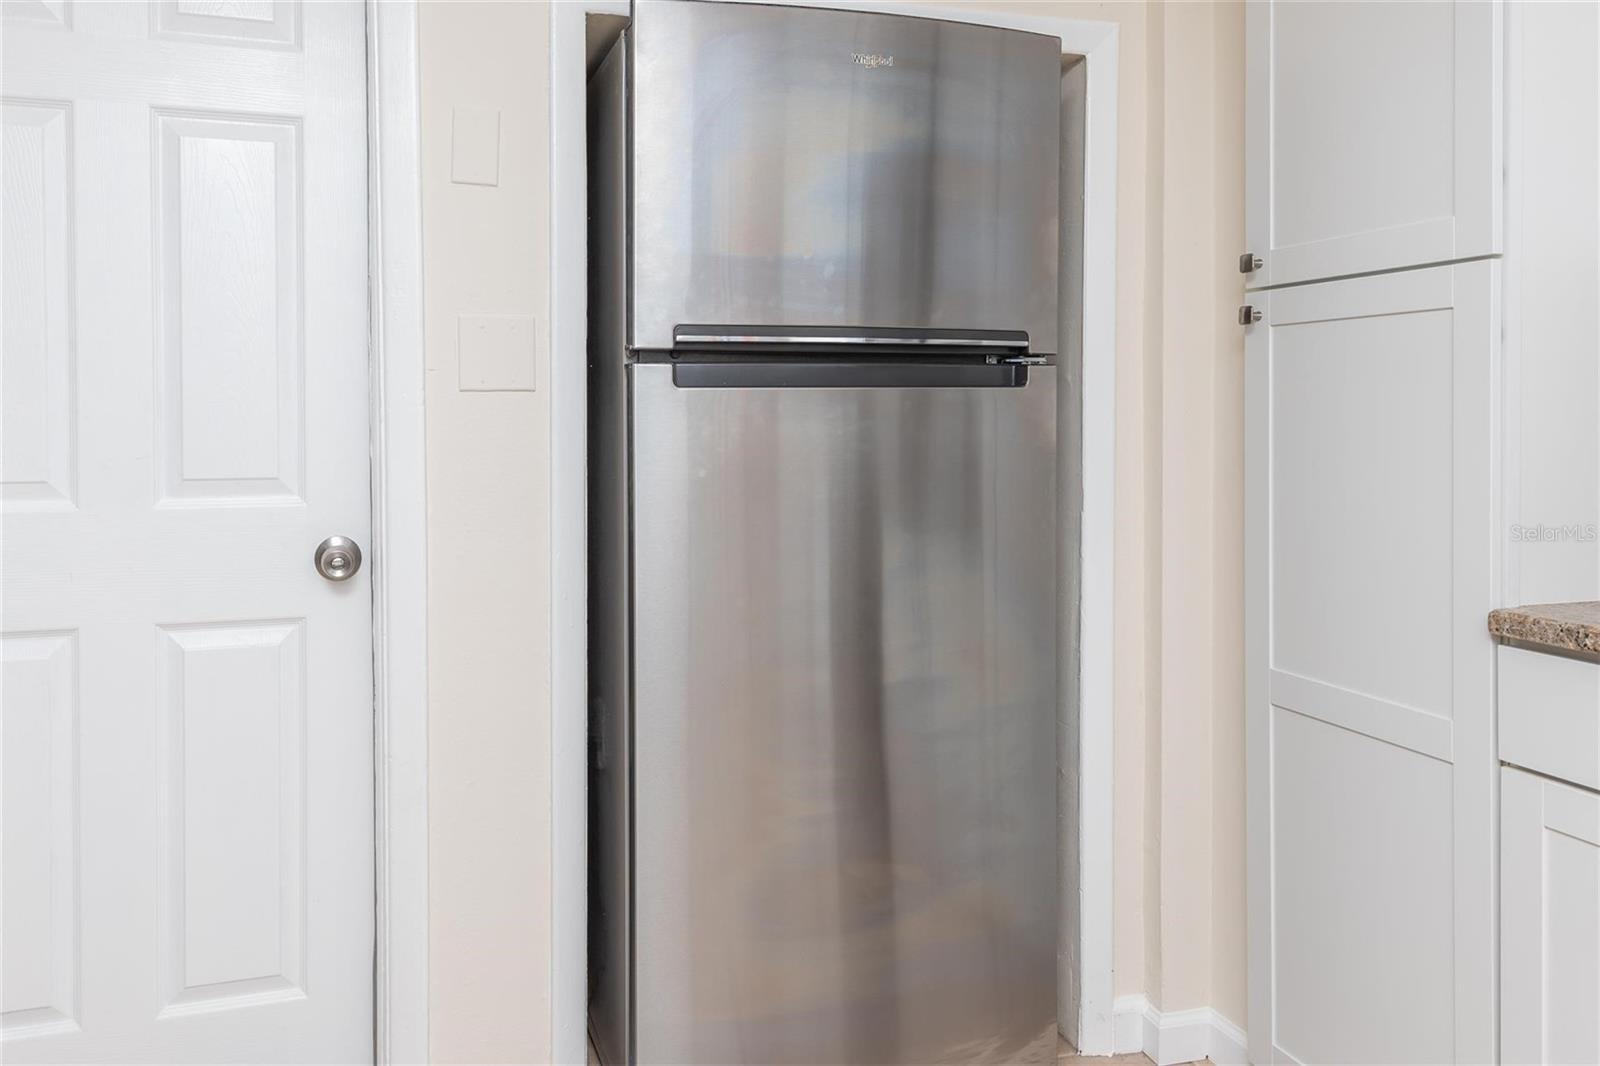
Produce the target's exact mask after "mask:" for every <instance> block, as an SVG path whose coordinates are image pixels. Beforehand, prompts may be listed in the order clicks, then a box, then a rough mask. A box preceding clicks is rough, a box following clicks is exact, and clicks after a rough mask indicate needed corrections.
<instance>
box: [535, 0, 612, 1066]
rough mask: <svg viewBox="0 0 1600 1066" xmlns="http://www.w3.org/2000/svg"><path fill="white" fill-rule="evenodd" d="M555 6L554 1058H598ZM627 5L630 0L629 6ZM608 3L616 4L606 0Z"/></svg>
mask: <svg viewBox="0 0 1600 1066" xmlns="http://www.w3.org/2000/svg"><path fill="white" fill-rule="evenodd" d="M597 7H598V5H594V4H572V3H556V4H551V5H550V275H549V276H550V359H549V365H550V752H551V760H552V765H551V768H550V842H551V891H550V897H551V898H550V906H551V915H550V923H551V924H550V1058H551V1061H552V1062H556V1063H570V1064H579V1066H581V1064H582V1063H584V1062H586V1061H587V1058H588V1037H587V1032H588V1029H587V1012H588V989H589V981H588V931H587V930H588V914H589V905H588V871H589V860H588V836H589V827H588V795H589V791H588V789H589V777H588V767H589V740H588V737H589V713H588V705H589V691H588V689H589V579H588V565H589V562H588V560H589V542H588V488H587V483H588V466H589V450H588V449H589V442H588V424H589V416H588V394H589V384H588V383H589V369H588V368H589V356H588V336H589V321H588V320H589V231H588V230H589V223H588V218H589V211H588V184H589V179H588V169H587V166H586V163H587V141H588V117H587V115H588V112H587V106H588V72H587V70H586V69H585V64H584V16H585V14H586V13H587V12H588V11H590V10H595V9H597ZM621 8H622V12H621V13H623V14H626V13H627V5H626V3H624V4H622V5H621ZM606 10H611V9H610V8H606Z"/></svg>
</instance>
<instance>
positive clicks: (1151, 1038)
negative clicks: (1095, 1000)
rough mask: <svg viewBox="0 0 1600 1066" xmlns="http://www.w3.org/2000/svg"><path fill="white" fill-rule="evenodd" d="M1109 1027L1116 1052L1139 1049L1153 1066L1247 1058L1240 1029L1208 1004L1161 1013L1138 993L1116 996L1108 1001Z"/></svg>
mask: <svg viewBox="0 0 1600 1066" xmlns="http://www.w3.org/2000/svg"><path fill="white" fill-rule="evenodd" d="M1112 1026H1113V1032H1114V1034H1115V1040H1116V1048H1115V1051H1116V1053H1117V1054H1119V1055H1128V1054H1132V1053H1134V1052H1139V1051H1142V1052H1144V1053H1145V1054H1146V1055H1148V1056H1149V1057H1150V1058H1151V1060H1153V1061H1154V1062H1155V1064H1156V1066H1173V1064H1174V1063H1178V1062H1198V1061H1200V1060H1201V1059H1210V1060H1211V1061H1212V1062H1214V1063H1216V1064H1217V1066H1242V1064H1244V1063H1247V1062H1249V1061H1250V1059H1249V1053H1248V1051H1247V1050H1246V1048H1247V1046H1248V1041H1247V1040H1246V1039H1245V1034H1244V1030H1243V1029H1240V1028H1239V1027H1238V1026H1237V1025H1235V1024H1233V1023H1232V1022H1230V1021H1229V1020H1228V1019H1226V1018H1224V1017H1223V1016H1222V1015H1220V1014H1218V1013H1217V1012H1216V1011H1214V1010H1212V1009H1211V1008H1210V1007H1194V1008H1192V1009H1190V1010H1177V1011H1167V1012H1166V1013H1162V1012H1161V1011H1159V1010H1157V1009H1156V1008H1155V1007H1154V1006H1153V1005H1152V1004H1151V1003H1150V1001H1149V1000H1148V999H1147V998H1145V997H1144V996H1142V995H1134V996H1118V997H1117V999H1116V1001H1115V1002H1114V1003H1113V1004H1112Z"/></svg>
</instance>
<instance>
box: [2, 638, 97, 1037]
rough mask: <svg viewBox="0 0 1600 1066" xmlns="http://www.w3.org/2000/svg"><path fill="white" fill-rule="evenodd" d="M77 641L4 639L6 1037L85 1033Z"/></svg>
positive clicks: (3, 1034)
mask: <svg viewBox="0 0 1600 1066" xmlns="http://www.w3.org/2000/svg"><path fill="white" fill-rule="evenodd" d="M77 652H78V644H77V634H76V633H72V632H58V633H48V632H47V633H7V634H6V635H5V636H3V637H0V703H3V704H4V708H5V713H4V727H3V736H0V753H3V758H4V766H3V767H0V771H3V773H4V778H3V780H0V786H3V788H4V798H3V802H4V807H3V808H0V820H3V821H4V844H3V848H4V855H5V863H4V870H3V878H4V885H3V889H4V893H5V895H4V901H5V902H4V906H3V907H0V911H3V923H4V929H3V931H0V935H3V937H4V941H5V963H4V977H3V981H0V1010H3V1012H4V1013H3V1016H0V1039H5V1040H12V1039H16V1038H18V1037H22V1036H42V1035H49V1034H51V1033H60V1032H72V1031H74V1030H76V1029H77V1027H78V1020H77V1008H78V939H79V921H78V918H79V915H78V790H79V787H80V781H79V777H78V661H77V660H78V654H77Z"/></svg>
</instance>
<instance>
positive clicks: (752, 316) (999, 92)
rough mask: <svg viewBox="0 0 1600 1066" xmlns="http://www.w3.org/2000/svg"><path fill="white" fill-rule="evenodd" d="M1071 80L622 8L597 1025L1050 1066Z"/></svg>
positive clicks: (619, 1052) (596, 106)
mask: <svg viewBox="0 0 1600 1066" xmlns="http://www.w3.org/2000/svg"><path fill="white" fill-rule="evenodd" d="M1060 87H1061V46H1060V41H1059V40H1057V39H1056V38H1053V37H1047V36H1040V35H1037V34H1030V33H1022V32H1016V31H1010V30H1000V29H994V28H989V27H982V26H974V25H966V24H960V23H955V22H946V21H936V20H930V19H920V18H909V17H901V16H893V15H885V14H868V13H858V12H844V11H829V10H819V9H807V8H799V7H788V6H766V5H755V4H735V3H724V2H704V0H682V2H654V3H641V4H639V5H637V6H636V8H635V10H634V12H633V16H632V19H631V22H630V24H629V26H628V28H627V30H626V31H625V32H624V33H623V35H622V37H621V38H620V39H619V40H618V42H617V44H616V45H615V46H614V47H613V48H612V49H611V51H610V53H609V55H607V57H606V58H605V59H604V61H603V62H602V63H601V64H600V65H599V66H598V68H597V69H596V71H595V73H594V74H593V75H592V77H591V81H590V90H589V91H590V100H589V104H590V106H589V123H590V131H589V134H590V136H589V148H590V155H589V173H590V217H591V222H590V263H591V278H590V307H591V321H590V330H589V337H590V340H589V344H590V372H591V378H590V549H591V550H590V614H591V622H590V625H591V631H590V647H591V653H590V655H591V680H590V713H591V757H592V769H591V777H590V782H591V789H590V795H591V811H590V828H591V837H590V862H591V874H590V877H591V906H590V912H591V913H590V958H589V966H590V974H591V1000H590V1030H591V1034H592V1036H593V1038H594V1040H595V1043H596V1046H597V1048H598V1049H599V1051H600V1054H601V1056H602V1058H603V1059H604V1060H605V1061H606V1062H607V1063H620V1062H641V1063H722V1062H738V1063H802V1062H803V1063H938V1062H963V1063H965V1062H978V1061H985V1060H990V1061H1005V1062H1016V1061H1023V1060H1027V1059H1030V1058H1034V1059H1036V1060H1037V1061H1048V1062H1053V1061H1054V1054H1055V1003H1056V999H1055V978H1056V913H1057V876H1056V868H1057V821H1056V762H1057V760H1056V669H1057V668H1056V660H1057V621H1056V618H1057V582H1056V566H1057V559H1056V553H1057V548H1056V544H1057V515H1056V510H1057V502H1056V495H1057V494H1056V389H1057V380H1056V379H1057V373H1056V367H1055V356H1056V354H1057V351H1058V334H1059V333H1060V327H1059V325H1058V321H1057V313H1058V312H1057V289H1058V277H1057V275H1058V269H1057V264H1058V256H1059V249H1058V244H1059V234H1058V230H1059V226H1060V208H1059V203H1058V197H1059V188H1060V174H1059V171H1060V134H1059V129H1060V107H1061V102H1060V101H1061V95H1060V92H1061V88H1060Z"/></svg>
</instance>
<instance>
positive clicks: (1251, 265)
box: [1239, 252, 1265, 274]
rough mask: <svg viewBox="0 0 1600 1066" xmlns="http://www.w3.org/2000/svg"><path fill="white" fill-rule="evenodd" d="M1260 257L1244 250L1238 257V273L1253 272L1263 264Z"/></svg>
mask: <svg viewBox="0 0 1600 1066" xmlns="http://www.w3.org/2000/svg"><path fill="white" fill-rule="evenodd" d="M1264 265H1265V264H1263V263H1262V262H1261V257H1260V256H1259V255H1256V254H1255V253H1254V252H1246V253H1244V254H1243V255H1241V256H1240V257H1239V273H1241V274H1254V273H1255V272H1256V271H1258V270H1260V269H1261V268H1262V266H1264Z"/></svg>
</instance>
